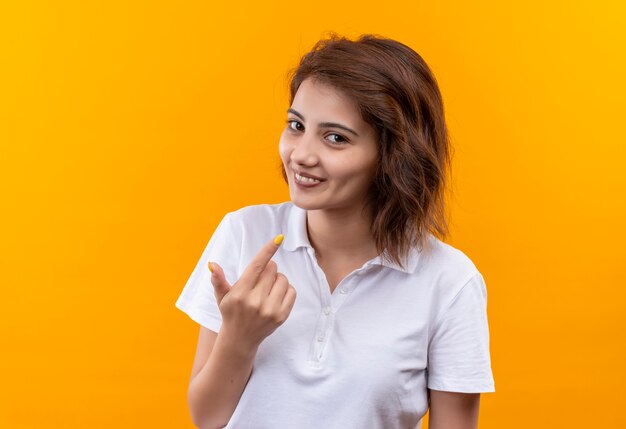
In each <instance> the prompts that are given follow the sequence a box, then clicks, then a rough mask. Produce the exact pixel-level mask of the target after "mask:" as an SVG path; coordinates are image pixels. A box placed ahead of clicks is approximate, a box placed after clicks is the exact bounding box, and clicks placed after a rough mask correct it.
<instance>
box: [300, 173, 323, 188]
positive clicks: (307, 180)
mask: <svg viewBox="0 0 626 429" xmlns="http://www.w3.org/2000/svg"><path fill="white" fill-rule="evenodd" d="M293 177H294V178H295V181H296V183H297V184H298V185H303V186H315V185H317V184H319V183H322V182H324V181H325V180H323V179H318V178H314V177H309V176H308V175H306V176H305V175H303V174H300V173H297V172H295V171H294V174H293Z"/></svg>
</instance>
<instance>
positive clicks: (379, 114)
mask: <svg viewBox="0 0 626 429" xmlns="http://www.w3.org/2000/svg"><path fill="white" fill-rule="evenodd" d="M309 77H312V78H315V80H317V81H319V82H321V83H324V84H326V85H330V86H331V87H334V88H335V89H337V90H339V91H340V92H342V93H344V94H346V95H347V96H348V97H350V98H351V99H353V100H354V101H355V102H356V104H357V105H358V107H359V111H360V114H361V117H362V118H363V120H364V121H365V122H367V123H369V124H370V125H371V126H372V127H373V128H374V129H375V131H376V136H377V140H378V144H379V146H378V148H379V150H378V154H379V155H378V161H377V170H376V176H375V178H374V181H373V183H372V187H371V188H370V191H369V194H368V199H367V204H366V207H368V208H369V209H370V210H372V215H373V221H372V225H371V231H372V235H373V237H374V239H375V242H376V246H377V248H378V250H379V252H382V251H383V250H386V251H387V253H388V257H389V258H390V259H391V260H392V261H393V262H395V263H397V264H399V265H400V266H403V267H404V263H403V260H404V259H405V258H406V257H407V255H408V253H409V250H410V248H411V247H412V246H417V247H419V248H420V250H424V249H426V250H427V249H428V244H429V240H428V233H429V232H431V233H433V234H435V235H439V237H440V238H441V239H444V238H445V237H446V236H447V235H448V228H449V227H448V219H447V215H446V213H445V207H444V190H445V189H446V185H447V179H446V174H447V173H448V170H449V167H450V164H451V149H450V144H449V138H448V131H447V127H446V122H445V117H444V109H443V100H442V97H441V93H440V91H439V87H438V85H437V82H436V80H435V77H434V76H433V73H432V72H431V70H430V68H429V67H428V65H427V64H426V62H425V61H424V59H423V58H422V57H421V56H420V55H419V54H418V53H417V52H415V51H414V50H413V49H411V48H410V47H408V46H406V45H404V44H402V43H400V42H397V41H395V40H392V39H388V38H384V37H382V36H379V35H375V34H364V35H361V36H360V37H359V38H358V39H357V40H355V41H351V40H349V39H347V38H346V37H343V36H339V35H337V34H336V33H330V35H329V37H328V38H326V39H322V40H319V41H318V42H317V43H316V44H315V46H314V47H313V48H312V49H311V51H310V52H308V53H306V54H305V55H304V56H303V57H302V58H301V60H300V63H299V65H298V66H297V67H296V68H295V69H293V70H291V71H290V72H289V73H288V79H289V81H290V82H289V89H290V100H289V102H290V104H291V103H292V102H293V99H294V97H295V95H296V92H297V90H298V88H299V86H300V84H301V83H302V82H303V81H304V80H305V79H306V78H309ZM282 175H283V178H284V179H285V181H286V182H288V180H287V175H286V173H285V169H284V168H282Z"/></svg>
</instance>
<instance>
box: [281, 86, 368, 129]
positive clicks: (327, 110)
mask: <svg viewBox="0 0 626 429" xmlns="http://www.w3.org/2000/svg"><path fill="white" fill-rule="evenodd" d="M291 107H292V108H293V109H295V110H297V111H298V112H299V113H301V114H302V115H303V116H304V117H305V118H306V120H307V121H309V120H311V121H314V122H322V121H326V120H331V119H332V120H333V121H342V122H344V123H346V125H348V124H350V125H352V126H353V127H355V128H359V127H360V128H363V127H366V126H367V124H366V123H365V122H363V119H362V118H361V114H360V112H359V107H358V104H357V103H356V101H355V100H353V99H352V98H350V97H349V96H348V95H347V94H346V93H345V92H343V91H340V90H339V89H337V88H335V87H333V86H331V85H328V84H326V83H323V82H320V81H319V80H314V79H312V78H307V79H305V80H304V81H303V82H302V83H301V84H300V87H298V91H297V92H296V95H295V96H294V99H293V103H292V104H291Z"/></svg>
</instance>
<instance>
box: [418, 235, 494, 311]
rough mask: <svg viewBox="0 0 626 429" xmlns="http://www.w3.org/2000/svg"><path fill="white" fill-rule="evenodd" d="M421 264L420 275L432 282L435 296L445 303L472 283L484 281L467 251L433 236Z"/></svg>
mask: <svg viewBox="0 0 626 429" xmlns="http://www.w3.org/2000/svg"><path fill="white" fill-rule="evenodd" d="M419 262H420V269H419V275H420V276H423V277H424V278H427V279H428V280H430V281H431V282H432V283H431V284H432V285H433V287H434V288H435V291H434V292H435V294H436V295H439V297H440V298H441V299H442V300H443V301H447V300H449V299H451V298H452V297H454V296H455V295H456V294H457V293H458V292H459V291H460V290H461V289H462V288H463V286H465V285H466V284H467V283H469V282H470V281H472V280H478V281H479V282H482V280H483V279H482V275H481V273H480V271H479V269H478V267H477V266H476V264H475V263H474V261H473V260H472V259H471V258H470V257H469V256H468V254H467V253H466V252H465V251H463V250H461V249H459V248H457V247H454V246H452V245H451V244H448V243H445V242H443V241H441V240H440V239H438V238H437V237H435V236H434V235H432V234H431V235H430V236H429V243H428V248H426V249H425V250H423V251H422V253H421V255H420V261H419Z"/></svg>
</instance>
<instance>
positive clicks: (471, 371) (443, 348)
mask: <svg viewBox="0 0 626 429" xmlns="http://www.w3.org/2000/svg"><path fill="white" fill-rule="evenodd" d="M427 374H428V388H429V389H433V390H443V391H448V392H462V393H481V392H495V384H494V379H493V374H492V370H491V358H490V353H489V325H488V321H487V288H486V286H485V281H484V279H483V276H482V275H481V274H480V273H479V272H477V273H476V274H474V275H473V276H472V277H471V278H470V279H469V280H468V281H467V282H466V283H465V284H464V285H463V286H462V287H461V289H460V290H459V292H458V293H457V294H456V295H455V296H454V298H453V299H452V301H451V302H450V304H449V305H448V308H447V309H446V310H444V312H443V313H442V314H441V316H440V318H439V320H438V321H437V322H436V324H435V326H434V330H433V333H432V337H431V339H430V343H429V347H428V367H427Z"/></svg>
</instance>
